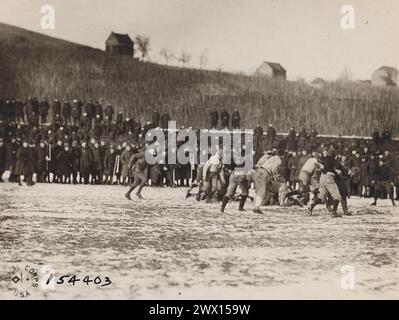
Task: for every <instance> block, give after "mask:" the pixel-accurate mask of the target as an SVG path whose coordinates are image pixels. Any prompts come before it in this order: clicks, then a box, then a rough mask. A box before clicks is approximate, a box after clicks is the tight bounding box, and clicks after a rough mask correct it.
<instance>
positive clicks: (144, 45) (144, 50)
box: [135, 35, 150, 60]
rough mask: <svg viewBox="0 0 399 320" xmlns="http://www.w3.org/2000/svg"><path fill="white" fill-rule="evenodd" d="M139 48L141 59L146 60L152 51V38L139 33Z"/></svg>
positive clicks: (137, 37)
mask: <svg viewBox="0 0 399 320" xmlns="http://www.w3.org/2000/svg"><path fill="white" fill-rule="evenodd" d="M135 42H136V45H137V49H138V51H139V52H140V55H141V60H144V59H145V58H146V57H147V56H148V53H149V51H150V38H148V37H146V36H142V35H138V36H136V38H135Z"/></svg>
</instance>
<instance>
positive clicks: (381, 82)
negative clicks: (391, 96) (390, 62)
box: [371, 66, 399, 86]
mask: <svg viewBox="0 0 399 320" xmlns="http://www.w3.org/2000/svg"><path fill="white" fill-rule="evenodd" d="M398 82H399V72H398V70H397V69H395V68H393V67H387V66H383V67H381V68H379V69H377V70H376V71H374V72H373V75H372V77H371V83H372V84H373V85H376V86H397V85H398V84H399V83H398Z"/></svg>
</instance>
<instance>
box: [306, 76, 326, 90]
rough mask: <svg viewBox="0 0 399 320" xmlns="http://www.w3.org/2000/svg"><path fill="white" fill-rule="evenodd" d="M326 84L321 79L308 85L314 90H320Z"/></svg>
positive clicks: (316, 79)
mask: <svg viewBox="0 0 399 320" xmlns="http://www.w3.org/2000/svg"><path fill="white" fill-rule="evenodd" d="M326 84H327V81H326V80H324V79H323V78H315V79H314V80H313V81H312V82H311V83H310V85H311V86H312V87H315V88H322V87H324V86H325V85H326Z"/></svg>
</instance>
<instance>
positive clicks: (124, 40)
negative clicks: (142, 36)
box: [105, 32, 134, 57]
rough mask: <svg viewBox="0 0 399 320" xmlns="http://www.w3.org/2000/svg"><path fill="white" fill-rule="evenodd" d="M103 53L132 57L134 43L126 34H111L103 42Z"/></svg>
mask: <svg viewBox="0 0 399 320" xmlns="http://www.w3.org/2000/svg"><path fill="white" fill-rule="evenodd" d="M105 51H106V52H109V53H112V54H119V55H126V56H130V57H133V55H134V42H133V40H132V39H130V37H129V35H128V34H119V33H115V32H111V34H110V36H109V37H108V39H107V41H106V42H105Z"/></svg>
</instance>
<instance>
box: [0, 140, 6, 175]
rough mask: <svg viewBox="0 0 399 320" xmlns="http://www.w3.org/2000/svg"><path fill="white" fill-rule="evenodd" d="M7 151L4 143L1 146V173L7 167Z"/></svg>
mask: <svg viewBox="0 0 399 320" xmlns="http://www.w3.org/2000/svg"><path fill="white" fill-rule="evenodd" d="M6 162H7V153H6V147H5V146H4V144H3V145H2V146H1V147H0V173H3V172H4V170H5V169H6Z"/></svg>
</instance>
